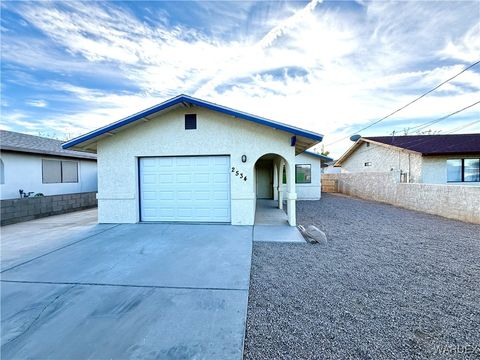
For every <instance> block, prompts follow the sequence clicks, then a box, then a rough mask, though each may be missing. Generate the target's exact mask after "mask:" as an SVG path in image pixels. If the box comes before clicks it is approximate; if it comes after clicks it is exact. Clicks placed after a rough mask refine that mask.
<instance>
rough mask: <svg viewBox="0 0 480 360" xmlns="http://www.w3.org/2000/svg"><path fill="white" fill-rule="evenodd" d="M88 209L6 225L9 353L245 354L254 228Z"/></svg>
mask: <svg viewBox="0 0 480 360" xmlns="http://www.w3.org/2000/svg"><path fill="white" fill-rule="evenodd" d="M82 213H83V215H84V218H83V220H84V221H82V220H81V219H76V221H74V222H73V223H70V227H69V226H67V225H66V224H68V223H69V222H68V220H66V219H65V218H62V219H63V220H61V219H60V220H58V219H57V220H56V219H48V220H47V219H42V220H39V221H32V222H28V223H22V224H15V225H9V226H8V227H5V228H2V265H3V261H4V259H3V256H4V253H5V254H7V255H6V258H5V261H6V263H5V265H4V267H3V268H2V274H1V305H2V306H1V326H2V339H1V343H2V348H1V356H2V358H5V359H13V358H14V359H22V358H52V359H72V358H76V359H83V358H95V359H107V358H108V359H110V358H113V359H124V358H139V359H140V358H141V359H156V358H162V359H163V358H175V359H187V358H199V359H203V358H205V359H241V358H242V353H243V338H244V333H245V319H246V308H247V301H248V288H249V278H250V261H251V251H252V228H251V227H249V226H230V225H169V224H132V225H95V224H91V223H90V222H89V221H88V220H87V219H88V218H89V213H88V212H82ZM74 214H75V215H74V216H78V217H79V218H82V216H81V214H79V213H74ZM69 215H73V214H69ZM90 215H92V213H90ZM66 216H68V215H66ZM92 216H93V215H92ZM41 221H43V223H42V222H41ZM52 221H59V222H52ZM54 223H56V224H57V225H56V226H53V225H52V224H54ZM79 224H82V225H79ZM48 226H51V228H50V229H51V231H52V234H53V235H54V236H50V235H49V232H48V231H47V228H48ZM79 226H83V228H78V227H79ZM14 227H16V228H17V229H18V232H17V234H19V235H18V236H15V233H16V232H15V228H14ZM29 227H30V228H29ZM57 227H58V229H57ZM55 229H57V230H55ZM60 229H63V230H60ZM3 234H5V236H3ZM30 243H31V245H27V246H25V244H30Z"/></svg>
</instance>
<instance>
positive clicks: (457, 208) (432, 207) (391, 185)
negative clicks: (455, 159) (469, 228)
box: [322, 172, 480, 224]
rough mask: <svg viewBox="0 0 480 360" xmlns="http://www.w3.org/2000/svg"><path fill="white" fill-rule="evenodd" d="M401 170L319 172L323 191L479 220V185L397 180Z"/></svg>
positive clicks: (463, 219)
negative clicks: (401, 181)
mask: <svg viewBox="0 0 480 360" xmlns="http://www.w3.org/2000/svg"><path fill="white" fill-rule="evenodd" d="M399 179H400V174H399V173H395V172H388V173H374V172H372V173H339V174H322V184H323V183H328V184H330V187H329V188H328V189H324V188H323V186H322V190H323V191H328V192H339V193H343V194H346V195H351V196H356V197H359V198H362V199H367V200H374V201H380V202H384V203H388V204H392V205H395V206H400V207H403V208H406V209H411V210H416V211H423V212H426V213H429V214H434V215H440V216H444V217H447V218H450V219H456V220H462V221H467V222H471V223H476V224H480V186H475V185H450V184H449V185H447V184H445V185H443V184H418V183H400V182H399Z"/></svg>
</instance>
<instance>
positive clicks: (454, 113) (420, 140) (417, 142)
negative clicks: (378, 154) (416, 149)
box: [361, 101, 480, 154]
mask: <svg viewBox="0 0 480 360" xmlns="http://www.w3.org/2000/svg"><path fill="white" fill-rule="evenodd" d="M478 104H480V101H477V102H475V103H473V104H470V105H468V106H465V107H464V108H462V109H460V110H457V111H454V112H452V113H450V114H448V115H445V116H442V117H441V118H438V119H435V120H433V121H431V122H439V121H442V120H445V119H448V118H449V117H451V116H453V115H456V114H458V113H460V112H462V111H464V110H466V109H469V108H471V107H473V106H475V105H478ZM478 122H480V120H475V121H473V122H471V123H469V124H466V125H463V126H461V127H459V128H456V129H453V130H450V131H449V132H447V133H446V134H450V133H453V132H456V131H458V130H462V129H463V128H465V127H467V126H471V125H473V124H475V123H478ZM446 134H443V135H446ZM437 135H442V134H437ZM437 135H430V136H432V137H433V136H437ZM399 136H402V135H399ZM405 136H419V135H405ZM367 137H368V136H367ZM393 137H394V136H393ZM432 139H433V138H430V137H428V138H427V139H423V138H421V139H412V141H409V142H407V143H403V144H402V146H407V145H420V144H423V143H425V142H428V141H431V140H432ZM390 145H394V146H395V144H390ZM371 150H374V148H369V149H366V150H363V151H362V152H361V153H362V154H364V153H366V152H368V151H371Z"/></svg>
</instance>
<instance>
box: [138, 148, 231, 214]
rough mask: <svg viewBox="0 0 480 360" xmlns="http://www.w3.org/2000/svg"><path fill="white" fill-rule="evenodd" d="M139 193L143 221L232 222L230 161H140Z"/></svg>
mask: <svg viewBox="0 0 480 360" xmlns="http://www.w3.org/2000/svg"><path fill="white" fill-rule="evenodd" d="M140 194H141V203H140V205H141V219H142V221H185V222H230V158H229V157H228V156H198V157H159V158H141V159H140Z"/></svg>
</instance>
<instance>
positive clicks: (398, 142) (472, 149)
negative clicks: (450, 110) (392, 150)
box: [362, 134, 480, 156]
mask: <svg viewBox="0 0 480 360" xmlns="http://www.w3.org/2000/svg"><path fill="white" fill-rule="evenodd" d="M362 139H364V140H371V141H375V142H378V143H382V144H386V145H390V146H395V147H398V148H402V149H405V150H410V151H415V152H418V153H421V154H422V155H425V156H428V155H448V154H472V153H480V134H451V135H407V136H372V137H370V136H369V137H365V138H362Z"/></svg>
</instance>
